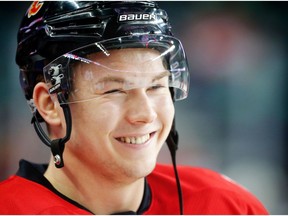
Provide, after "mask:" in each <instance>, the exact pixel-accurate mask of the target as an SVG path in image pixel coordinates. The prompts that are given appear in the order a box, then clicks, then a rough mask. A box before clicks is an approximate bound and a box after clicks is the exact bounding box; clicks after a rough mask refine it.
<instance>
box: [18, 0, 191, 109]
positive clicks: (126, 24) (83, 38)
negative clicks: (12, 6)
mask: <svg viewBox="0 0 288 216" xmlns="http://www.w3.org/2000/svg"><path fill="white" fill-rule="evenodd" d="M163 36H165V38H163ZM172 36H173V35H172V32H171V27H170V24H169V23H168V16H167V13H166V12H165V11H164V10H162V9H160V8H159V7H158V5H157V4H156V3H155V2H145V1H126V2H119V1H115V2H114V1H103V2H92V1H88V2H81V1H52V2H48V1H43V2H41V1H36V2H34V3H33V4H32V5H31V6H30V8H29V9H28V11H27V12H26V14H25V16H24V18H23V20H22V23H21V26H20V28H19V32H18V48H17V53H16V62H17V64H18V65H19V67H20V82H21V86H22V89H23V90H24V93H25V97H26V99H27V100H28V102H29V105H30V107H31V108H32V111H33V112H34V111H35V109H34V106H33V100H31V98H32V94H33V89H34V86H35V84H36V83H37V82H39V81H43V67H44V66H45V65H47V64H48V63H50V62H51V61H52V60H54V59H56V58H58V57H60V56H61V55H63V54H65V53H67V52H70V51H72V50H74V49H78V48H81V47H83V46H87V45H89V44H92V47H93V43H95V42H101V41H106V40H109V39H114V38H118V39H119V38H123V39H124V40H122V41H121V42H119V40H117V39H116V40H114V41H112V42H110V43H109V49H113V48H114V49H115V48H119V47H129V46H131V44H132V45H133V46H135V45H137V44H138V45H139V43H142V45H143V44H144V46H147V42H149V43H150V46H151V47H152V46H156V47H161V46H160V45H161V44H164V46H166V47H167V46H168V47H167V48H166V49H169V47H171V45H172V44H171V43H174V44H176V46H177V47H176V49H175V50H174V54H171V55H170V57H171V56H172V55H174V56H175V55H177V58H178V59H174V60H173V62H172V63H170V65H171V64H174V65H173V69H174V71H175V70H177V73H178V74H177V73H176V72H175V73H174V75H175V74H176V76H177V77H176V78H175V76H174V78H173V80H174V82H173V83H171V85H173V86H172V87H174V88H175V87H176V88H177V89H180V90H181V91H179V92H178V93H176V94H177V95H179V94H180V96H177V97H176V99H177V98H178V99H182V98H185V97H186V96H187V94H188V86H189V83H188V82H189V79H188V66H187V63H186V58H185V54H184V51H183V48H182V45H181V43H180V41H178V40H177V39H176V38H174V37H172ZM160 40H162V42H161V41H160ZM116 41H117V42H116ZM151 41H154V43H151ZM155 42H156V43H155ZM117 43H118V44H117ZM165 43H166V45H165ZM167 43H168V44H167ZM169 43H170V44H169ZM111 44H112V45H111ZM101 46H102V47H103V45H101ZM98 47H99V46H98ZM90 49H91V47H90ZM92 49H93V48H92ZM105 49H106V48H105ZM94 51H95V50H94ZM99 51H101V50H99ZM102 51H103V50H102ZM91 52H92V51H91ZM162 52H163V51H162ZM176 52H178V53H176ZM78 53H79V52H78ZM175 53H176V54H175ZM85 54H86V53H85ZM73 55H74V53H73ZM78 55H79V54H77V56H78ZM71 56H72V55H70V59H71V58H72V57H71ZM81 57H83V56H81ZM66 58H67V56H66ZM174 58H175V57H174ZM74 60H75V58H74ZM54 65H55V63H54ZM175 66H176V67H175ZM180 70H182V71H181V75H180V76H179V71H180ZM47 76H48V75H47ZM46 78H47V79H46V81H47V82H49V79H52V77H46ZM180 79H181V80H180ZM64 85H65V86H66V87H67V86H69V85H68V84H67V83H66V84H65V83H63V86H64ZM177 85H178V87H177ZM64 89H65V88H64ZM61 90H62V91H63V88H62V89H61ZM65 90H67V88H66V89H65Z"/></svg>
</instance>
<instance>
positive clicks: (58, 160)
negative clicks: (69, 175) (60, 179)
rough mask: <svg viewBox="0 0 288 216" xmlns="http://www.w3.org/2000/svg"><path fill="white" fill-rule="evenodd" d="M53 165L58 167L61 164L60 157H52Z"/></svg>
mask: <svg viewBox="0 0 288 216" xmlns="http://www.w3.org/2000/svg"><path fill="white" fill-rule="evenodd" d="M54 163H55V164H56V165H59V164H60V163H61V157H60V155H58V154H57V155H55V156H54Z"/></svg>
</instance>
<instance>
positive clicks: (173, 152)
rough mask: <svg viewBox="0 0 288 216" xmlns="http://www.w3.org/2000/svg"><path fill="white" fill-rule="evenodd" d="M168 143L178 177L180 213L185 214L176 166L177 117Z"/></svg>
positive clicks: (176, 176) (177, 177) (167, 140)
mask: <svg viewBox="0 0 288 216" xmlns="http://www.w3.org/2000/svg"><path fill="white" fill-rule="evenodd" d="M166 143H167V145H168V148H169V151H170V154H171V159H172V164H173V169H174V174H175V179H176V184H177V190H178V199H179V211H180V215H183V197H182V189H181V184H180V178H179V176H178V171H177V166H176V150H177V149H178V132H177V130H176V129H175V118H174V119H173V124H172V128H171V130H170V133H169V135H168V137H167V139H166Z"/></svg>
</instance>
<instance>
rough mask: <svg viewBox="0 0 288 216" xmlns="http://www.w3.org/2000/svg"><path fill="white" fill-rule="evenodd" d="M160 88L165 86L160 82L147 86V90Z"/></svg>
mask: <svg viewBox="0 0 288 216" xmlns="http://www.w3.org/2000/svg"><path fill="white" fill-rule="evenodd" d="M161 88H166V86H164V85H161V84H157V85H153V86H151V87H149V88H148V90H157V89H161Z"/></svg>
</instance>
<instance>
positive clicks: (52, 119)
mask: <svg viewBox="0 0 288 216" xmlns="http://www.w3.org/2000/svg"><path fill="white" fill-rule="evenodd" d="M48 90H49V88H48V86H47V85H46V84H45V83H44V82H39V83H37V84H36V86H35V87H34V91H33V100H34V104H35V106H36V108H37V110H38V112H39V114H40V115H41V116H42V118H43V119H44V120H45V122H46V123H47V124H49V125H51V126H60V125H61V112H62V109H61V107H60V105H59V103H58V102H56V101H54V100H52V98H51V96H50V94H49V91H48Z"/></svg>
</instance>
